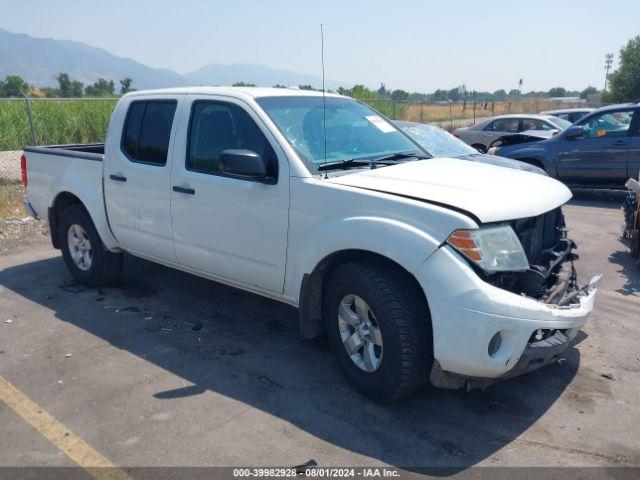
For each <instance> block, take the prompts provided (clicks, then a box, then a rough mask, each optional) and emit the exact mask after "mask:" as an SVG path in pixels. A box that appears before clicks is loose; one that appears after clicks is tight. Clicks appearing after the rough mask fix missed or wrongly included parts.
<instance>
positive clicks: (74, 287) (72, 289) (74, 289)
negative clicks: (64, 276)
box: [58, 283, 85, 293]
mask: <svg viewBox="0 0 640 480" xmlns="http://www.w3.org/2000/svg"><path fill="white" fill-rule="evenodd" d="M58 287H59V288H60V289H62V290H64V291H65V292H69V293H81V292H84V291H85V288H84V287H83V286H81V285H78V284H76V283H69V284H66V285H58Z"/></svg>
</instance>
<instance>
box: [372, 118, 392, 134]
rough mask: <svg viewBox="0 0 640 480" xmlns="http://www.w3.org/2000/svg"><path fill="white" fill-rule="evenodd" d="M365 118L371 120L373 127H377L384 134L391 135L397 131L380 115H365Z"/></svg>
mask: <svg viewBox="0 0 640 480" xmlns="http://www.w3.org/2000/svg"><path fill="white" fill-rule="evenodd" d="M364 118H366V119H367V120H369V121H370V122H371V123H372V124H373V125H375V126H376V127H377V128H378V130H380V131H381V132H383V133H391V132H395V131H396V129H395V128H394V127H393V125H391V124H390V123H388V122H386V121H385V120H384V119H382V117H380V116H379V115H365V117H364Z"/></svg>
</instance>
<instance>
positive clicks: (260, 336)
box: [0, 257, 584, 476]
mask: <svg viewBox="0 0 640 480" xmlns="http://www.w3.org/2000/svg"><path fill="white" fill-rule="evenodd" d="M0 284H2V285H3V286H4V287H5V288H7V289H10V290H12V291H14V292H16V293H17V294H19V295H21V296H23V297H24V298H26V299H28V300H30V301H32V302H36V303H38V304H41V305H43V306H45V307H46V308H48V309H51V310H53V311H54V312H55V315H56V318H58V319H60V320H61V321H63V322H68V323H70V324H73V325H75V326H77V327H79V328H81V329H84V330H85V331H88V332H90V333H91V334H93V335H96V336H97V337H100V338H102V339H104V340H105V341H107V342H109V343H110V344H112V345H114V346H115V347H117V348H119V349H122V350H124V351H126V352H129V353H131V354H133V355H137V356H139V357H140V358H143V359H145V361H147V362H153V363H154V364H156V365H158V366H159V367H161V368H163V369H165V370H167V371H170V372H172V373H174V374H175V375H178V376H180V377H182V378H183V379H184V381H185V382H186V383H190V384H191V385H189V386H186V387H183V388H179V389H176V390H170V391H157V392H155V394H154V395H153V398H149V402H158V401H159V402H180V399H181V398H186V397H191V396H194V395H200V394H202V393H203V392H206V391H208V390H211V391H214V392H216V393H218V394H221V395H224V396H226V397H229V398H231V399H235V400H237V401H240V402H243V403H244V404H246V405H249V406H251V407H254V408H257V409H260V410H262V411H264V412H267V413H269V414H270V415H273V416H276V417H278V418H281V419H283V420H285V421H287V422H289V423H290V424H292V425H293V426H295V427H297V428H298V429H302V430H304V431H305V432H307V433H308V434H310V435H313V436H315V437H317V438H320V439H322V440H323V441H326V442H329V443H331V444H333V445H335V446H337V447H339V448H342V449H346V450H348V451H351V452H355V453H358V454H360V455H364V456H366V457H370V458H374V459H377V460H380V461H382V462H385V463H388V464H391V465H394V466H397V467H401V468H405V469H408V470H411V471H416V472H428V473H431V474H435V475H443V476H444V475H449V474H452V473H456V472H457V471H460V470H464V469H466V468H468V467H470V466H473V465H475V464H477V463H478V462H480V461H482V460H485V459H488V458H490V457H491V456H492V455H494V454H495V453H496V452H497V451H498V450H500V449H501V448H503V447H505V446H506V445H508V444H509V443H510V442H512V441H513V440H514V439H516V438H517V437H518V436H519V435H521V434H522V433H523V432H524V431H525V430H527V429H528V428H529V427H531V426H532V425H533V424H534V423H535V422H536V421H537V420H538V419H539V418H540V417H541V416H542V415H543V414H544V413H545V412H546V411H547V410H548V409H549V408H550V407H551V406H552V405H553V404H554V402H555V401H556V400H557V399H558V397H559V396H560V395H561V394H562V392H563V391H564V390H565V389H566V387H567V386H568V385H569V384H570V382H571V381H572V379H573V378H574V376H575V375H576V372H577V370H578V366H579V362H580V354H579V351H578V350H577V349H576V348H571V349H569V350H568V351H567V353H566V361H564V362H563V363H562V364H560V365H553V366H551V367H548V368H547V369H544V370H541V371H538V372H534V373H531V374H529V375H526V376H523V377H520V378H516V379H512V380H509V381H505V382H503V383H500V384H497V385H495V386H493V387H491V388H489V389H488V390H487V391H485V392H480V391H471V392H463V391H445V390H437V389H434V388H427V389H426V390H425V391H422V392H419V393H417V394H415V395H413V396H411V397H410V398H407V399H404V400H402V401H400V402H397V403H395V404H392V405H386V406H380V405H377V404H374V403H373V402H371V401H369V400H367V399H366V398H364V397H362V396H360V395H359V394H358V393H356V392H355V391H354V390H353V389H352V387H351V386H350V385H349V384H348V383H347V382H346V381H345V379H344V377H343V376H342V375H341V373H340V371H339V368H338V365H337V363H336V362H335V361H334V359H333V357H332V356H331V354H330V353H329V352H327V351H325V350H323V349H322V348H319V347H318V346H316V345H314V344H313V342H305V341H302V340H300V339H299V337H298V332H297V311H296V310H295V309H294V308H291V307H289V306H286V305H283V304H280V303H278V302H275V301H271V300H267V299H264V298H262V297H259V296H256V295H252V294H248V293H244V292H242V291H240V290H236V289H233V288H229V287H226V286H223V285H220V284H217V283H215V282H210V281H207V280H204V279H201V278H198V277H195V276H192V275H188V274H185V273H182V272H178V271H175V270H171V269H169V268H165V267H162V266H160V265H157V264H153V263H150V262H146V261H143V260H139V259H135V258H132V257H128V258H127V260H126V264H125V270H124V276H123V278H122V280H121V281H120V282H119V283H118V284H116V285H114V286H113V287H109V288H102V289H87V288H85V287H82V286H79V285H75V284H74V283H72V282H71V280H70V277H69V276H68V274H67V273H66V270H65V268H64V265H63V262H62V260H61V259H60V258H59V257H54V258H49V259H44V260H40V261H36V262H32V263H28V264H22V265H17V266H15V267H11V268H7V269H5V270H4V271H3V272H0ZM581 338H584V336H582V337H581ZM174 407H177V406H174ZM137 408H144V407H141V406H139V407H137ZM212 408H215V406H212ZM172 409H174V408H172ZM131 434H132V435H133V434H134V432H132V433H131ZM215 434H216V433H215V431H214V432H211V435H215ZM172 441H178V442H181V443H182V442H187V443H188V442H190V441H198V439H188V438H176V439H173V440H172ZM265 441H267V440H265ZM238 448H242V446H240V445H239V446H238ZM317 455H318V456H321V455H322V454H321V453H318V454H317ZM308 456H309V459H311V458H314V459H317V460H318V461H319V463H321V458H318V457H317V456H316V454H315V453H314V452H313V451H309V452H308ZM300 460H301V459H299V458H295V459H294V458H292V460H291V466H292V465H296V464H299V463H301V461H300ZM302 460H303V461H306V460H308V459H306V458H305V459H302ZM249 463H251V461H249ZM321 466H322V465H321ZM325 466H326V465H325Z"/></svg>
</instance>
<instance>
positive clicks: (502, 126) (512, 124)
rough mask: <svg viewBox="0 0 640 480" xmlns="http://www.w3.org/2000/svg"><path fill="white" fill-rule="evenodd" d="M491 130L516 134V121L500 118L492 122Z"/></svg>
mask: <svg viewBox="0 0 640 480" xmlns="http://www.w3.org/2000/svg"><path fill="white" fill-rule="evenodd" d="M492 130H493V131H494V132H510V133H516V132H517V131H518V119H517V118H501V119H499V120H496V121H495V122H493V127H492Z"/></svg>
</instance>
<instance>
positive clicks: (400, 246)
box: [23, 87, 598, 401]
mask: <svg viewBox="0 0 640 480" xmlns="http://www.w3.org/2000/svg"><path fill="white" fill-rule="evenodd" d="M25 156H26V158H24V157H23V177H24V178H23V180H24V183H25V186H26V192H27V196H26V205H27V208H28V209H29V210H30V211H31V212H32V214H33V215H35V216H38V217H40V218H45V219H48V222H49V225H50V228H51V237H52V240H53V245H54V246H55V247H56V248H59V249H61V250H62V253H63V256H64V260H65V262H66V265H67V266H68V268H69V270H70V271H71V274H72V275H73V276H74V277H75V278H76V279H77V280H78V281H79V282H82V283H84V284H87V285H90V286H98V285H102V284H104V283H107V282H111V281H114V280H115V279H116V277H117V275H118V273H119V271H120V267H121V264H122V254H123V252H129V253H130V254H133V255H136V256H139V257H143V258H146V259H149V260H152V261H154V262H158V263H161V264H164V265H168V266H171V267H174V268H177V269H180V270H184V271H186V272H190V273H193V274H196V275H201V276H203V277H207V278H210V279H212V280H216V281H219V282H223V283H225V284H228V285H232V286H235V287H238V288H241V289H244V290H248V291H251V292H254V293H257V294H260V295H265V296H267V297H270V298H273V299H276V300H280V301H282V302H286V303H289V304H291V305H294V306H296V307H298V308H299V312H300V314H299V327H300V332H301V334H302V336H303V337H304V338H312V337H315V336H318V335H322V334H324V335H326V336H327V337H328V340H329V343H330V345H331V347H332V349H333V351H334V353H335V355H336V358H337V359H338V362H339V364H340V365H341V367H342V368H343V369H344V371H345V374H346V375H347V377H348V378H349V379H350V380H351V381H352V382H353V383H354V384H355V385H356V386H357V387H358V388H359V389H360V390H361V391H362V392H364V393H365V394H366V395H369V396H370V397H372V398H374V399H376V400H378V401H390V400H394V399H397V398H399V397H401V396H404V395H407V394H408V393H410V392H412V391H414V390H416V389H417V388H419V387H420V386H422V385H424V384H426V383H428V382H429V380H430V381H431V382H432V383H433V384H434V385H436V386H439V387H444V388H459V387H462V386H474V385H484V384H486V383H488V382H492V381H495V380H496V379H501V378H507V377H511V376H514V375H518V374H521V373H524V372H527V371H530V370H533V369H536V368H538V367H541V366H543V365H546V364H549V363H551V362H553V361H555V360H557V359H558V358H559V356H561V355H562V353H563V351H564V350H565V349H566V348H567V347H568V345H569V343H570V342H571V340H572V339H573V338H574V337H575V335H576V333H577V332H578V330H579V328H580V327H581V326H582V325H583V324H584V323H585V321H586V319H587V316H588V314H589V313H590V312H591V310H592V308H593V304H594V297H595V291H596V284H597V280H598V279H597V278H594V279H592V281H591V282H589V283H588V284H587V285H586V286H584V287H580V286H579V285H578V283H577V279H576V272H575V269H574V268H573V261H574V260H575V259H576V258H577V257H576V255H575V254H574V253H573V249H574V248H575V244H574V243H573V241H572V240H570V239H569V238H568V237H567V232H566V229H565V226H564V220H563V216H562V212H561V210H560V206H561V205H563V204H564V203H565V202H567V201H568V200H569V199H570V197H571V193H570V192H569V190H568V189H567V188H566V187H565V186H563V185H562V184H561V183H559V182H557V181H556V180H553V179H551V178H548V177H545V176H543V175H538V174H535V173H530V172H527V171H523V170H517V169H510V168H504V167H499V166H494V165H487V164H483V163H477V162H472V161H467V160H460V159H450V158H438V159H435V158H430V156H429V155H428V154H427V153H426V151H424V150H423V149H422V148H421V147H420V146H419V145H418V144H417V143H414V141H412V140H411V139H410V138H409V137H408V136H406V135H405V134H404V133H402V132H401V131H400V130H398V129H397V128H396V127H395V126H394V125H393V124H392V123H390V122H389V121H388V120H387V119H385V118H383V117H381V116H380V115H379V114H378V113H376V112H375V111H374V110H372V109H370V108H369V107H367V106H366V105H364V104H362V103H360V102H357V101H355V100H353V99H350V98H345V97H342V96H339V95H329V94H327V95H326V98H323V96H322V94H321V93H317V92H308V91H298V90H289V89H279V88H274V89H270V88H213V87H212V88H204V87H202V88H182V89H169V90H156V91H146V92H143V91H140V92H134V93H129V94H127V95H125V96H123V97H122V98H121V99H120V101H119V102H118V104H117V105H116V107H115V110H114V111H113V114H112V116H111V120H110V123H109V129H108V133H107V138H106V142H105V144H104V145H103V144H91V145H59V146H48V147H29V148H25ZM238 321H242V320H241V319H239V320H238Z"/></svg>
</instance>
